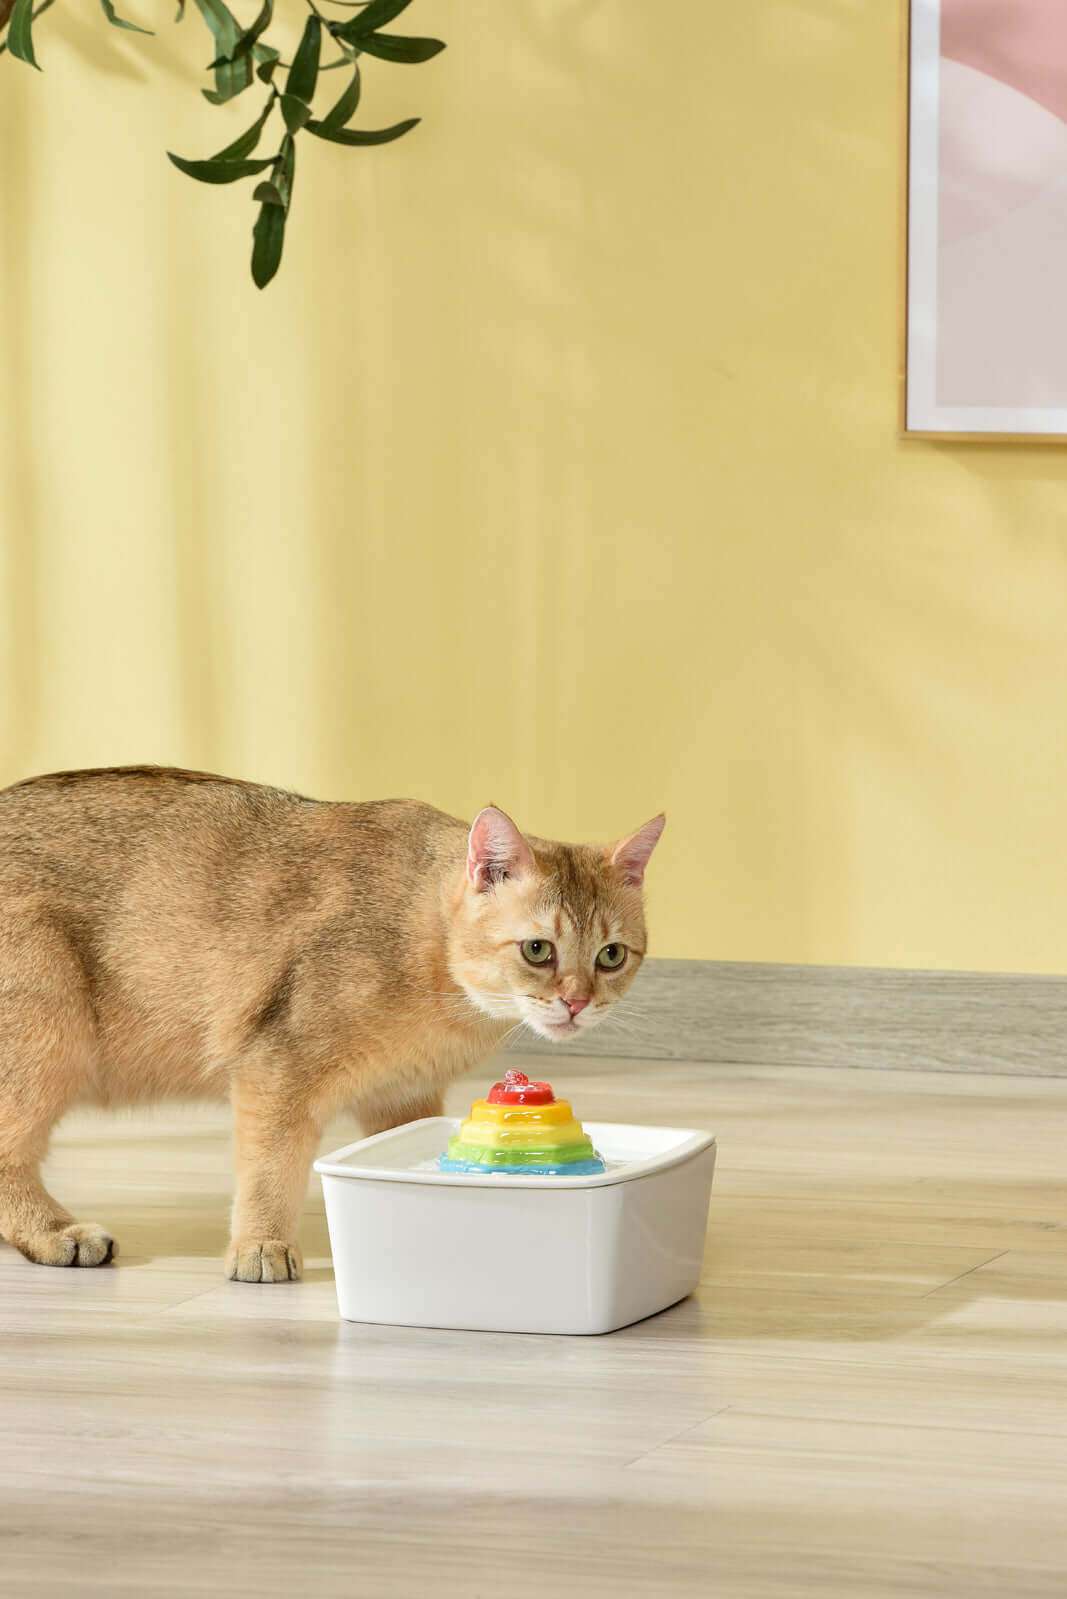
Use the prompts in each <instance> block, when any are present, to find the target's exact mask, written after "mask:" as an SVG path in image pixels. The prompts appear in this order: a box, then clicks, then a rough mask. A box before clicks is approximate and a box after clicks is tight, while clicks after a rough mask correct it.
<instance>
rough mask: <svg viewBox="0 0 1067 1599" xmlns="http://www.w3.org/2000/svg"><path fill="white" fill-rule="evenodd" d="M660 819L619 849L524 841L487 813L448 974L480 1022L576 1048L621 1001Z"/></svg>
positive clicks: (632, 973) (629, 978) (470, 854)
mask: <svg viewBox="0 0 1067 1599" xmlns="http://www.w3.org/2000/svg"><path fill="white" fill-rule="evenodd" d="M664 820H665V818H664V817H662V816H657V817H656V818H655V820H654V821H651V822H646V823H645V825H644V827H639V828H638V829H637V831H636V833H631V834H630V835H629V836H628V837H627V838H624V839H622V840H621V841H620V842H619V843H618V844H609V845H607V846H606V847H600V846H598V845H592V844H550V843H546V842H544V841H543V840H542V839H534V838H530V839H527V838H524V837H523V835H522V834H521V833H520V832H519V830H518V828H517V827H516V826H515V824H514V822H512V821H511V819H510V817H507V816H505V815H504V812H503V811H500V810H497V808H496V807H495V806H493V805H491V806H489V807H488V808H487V809H486V810H484V811H482V812H480V814H479V815H478V816H477V817H476V818H475V821H474V825H473V827H472V828H471V831H470V839H469V841H468V848H467V871H466V877H465V879H464V884H463V892H462V898H461V901H460V903H459V904H458V905H457V907H456V914H455V917H454V919H453V924H452V929H451V937H450V940H449V966H450V968H451V971H452V975H453V977H454V978H455V979H456V981H457V982H458V983H460V985H461V986H462V988H463V989H464V991H465V993H466V995H467V997H468V999H469V1000H470V1001H471V1003H472V1004H474V1005H475V1006H477V1008H478V1009H479V1010H480V1011H482V1012H484V1013H485V1014H486V1015H488V1016H493V1017H497V1018H499V1019H501V1020H504V1019H512V1020H514V1021H523V1022H526V1023H527V1024H528V1025H529V1026H530V1027H532V1028H533V1029H534V1031H535V1032H537V1033H540V1034H541V1036H542V1037H543V1038H551V1039H553V1040H555V1041H557V1042H559V1041H562V1040H564V1039H568V1038H569V1039H573V1038H576V1037H577V1036H579V1035H580V1034H581V1033H583V1032H586V1031H588V1029H589V1028H590V1027H594V1026H595V1025H596V1024H597V1022H599V1021H602V1020H603V1018H604V1017H605V1016H606V1015H607V1014H608V1012H609V1011H610V1009H611V1007H612V1005H613V1004H614V1003H615V1001H616V1000H617V999H621V998H622V996H623V994H625V993H626V990H627V989H628V988H629V986H630V984H631V983H632V982H633V980H634V978H635V977H636V975H637V970H638V967H639V966H640V965H641V962H642V960H643V959H644V954H645V917H644V908H643V905H642V896H641V884H642V880H643V878H644V873H645V867H646V866H647V864H648V858H649V856H650V855H651V854H652V851H653V849H654V848H655V845H656V841H657V840H658V838H659V836H660V834H661V833H662V831H663V826H664Z"/></svg>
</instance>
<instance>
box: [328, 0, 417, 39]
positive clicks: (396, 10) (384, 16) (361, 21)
mask: <svg viewBox="0 0 1067 1599" xmlns="http://www.w3.org/2000/svg"><path fill="white" fill-rule="evenodd" d="M410 4H411V0H371V3H370V5H369V6H365V7H364V8H363V10H362V11H361V12H360V13H359V16H358V17H351V18H350V19H349V20H348V22H345V23H343V24H342V26H341V27H339V28H331V29H330V32H331V33H334V34H340V35H341V37H342V38H344V39H349V40H351V42H352V43H353V44H356V43H357V42H358V40H359V35H360V34H361V33H373V32H374V30H375V28H384V27H385V25H386V23H387V22H392V21H393V19H394V18H395V17H398V16H399V15H400V13H401V12H402V11H406V10H407V8H408V6H409V5H410Z"/></svg>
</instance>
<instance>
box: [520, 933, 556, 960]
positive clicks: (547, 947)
mask: <svg viewBox="0 0 1067 1599" xmlns="http://www.w3.org/2000/svg"><path fill="white" fill-rule="evenodd" d="M519 948H520V949H521V950H522V958H523V960H526V961H529V963H530V965H531V966H547V965H548V963H549V962H550V961H553V960H555V958H556V947H555V945H554V944H550V943H549V942H548V939H547V938H524V939H523V941H522V943H521V944H520V945H519Z"/></svg>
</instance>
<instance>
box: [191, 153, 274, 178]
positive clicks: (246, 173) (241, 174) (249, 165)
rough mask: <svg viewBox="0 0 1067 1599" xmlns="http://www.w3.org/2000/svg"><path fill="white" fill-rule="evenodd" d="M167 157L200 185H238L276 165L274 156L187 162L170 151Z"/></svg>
mask: <svg viewBox="0 0 1067 1599" xmlns="http://www.w3.org/2000/svg"><path fill="white" fill-rule="evenodd" d="M167 156H168V158H169V159H170V160H171V161H173V162H174V165H175V166H176V167H177V168H178V171H179V172H184V173H186V174H187V175H188V176H189V177H190V178H195V179H196V181H197V182H198V183H236V182H237V179H238V178H250V177H251V176H252V175H253V173H255V172H265V171H266V169H267V168H268V167H272V166H273V165H274V157H273V156H267V158H266V160H265V161H186V160H184V159H183V158H182V157H181V156H180V155H172V154H171V152H170V151H169V150H168V151H167Z"/></svg>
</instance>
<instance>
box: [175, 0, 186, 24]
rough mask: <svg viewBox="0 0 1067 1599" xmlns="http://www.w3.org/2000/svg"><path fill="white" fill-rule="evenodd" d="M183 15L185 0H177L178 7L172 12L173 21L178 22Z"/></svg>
mask: <svg viewBox="0 0 1067 1599" xmlns="http://www.w3.org/2000/svg"><path fill="white" fill-rule="evenodd" d="M184 15H185V0H178V9H177V11H176V12H175V13H174V20H175V22H180V21H181V20H182V18H183V17H184Z"/></svg>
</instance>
